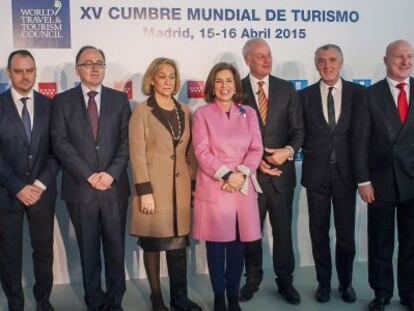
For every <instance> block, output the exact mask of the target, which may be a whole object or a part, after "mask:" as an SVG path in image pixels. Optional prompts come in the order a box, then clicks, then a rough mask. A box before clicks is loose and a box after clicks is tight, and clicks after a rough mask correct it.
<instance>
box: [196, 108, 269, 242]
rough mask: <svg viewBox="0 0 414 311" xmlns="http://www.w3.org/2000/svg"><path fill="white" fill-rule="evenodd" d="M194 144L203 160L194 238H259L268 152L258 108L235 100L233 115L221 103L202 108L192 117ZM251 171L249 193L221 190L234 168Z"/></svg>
mask: <svg viewBox="0 0 414 311" xmlns="http://www.w3.org/2000/svg"><path fill="white" fill-rule="evenodd" d="M193 146H194V151H195V155H196V158H197V162H198V165H199V167H198V172H197V181H196V191H195V200H194V219H193V236H194V238H195V239H199V240H207V241H217V242H226V241H234V240H235V239H236V222H237V225H238V230H239V235H240V240H241V241H254V240H257V239H259V238H260V221H259V209H258V206H257V192H256V190H259V189H260V187H259V186H258V184H257V181H256V177H255V174H256V169H257V168H258V166H259V164H260V160H261V159H262V155H263V144H262V139H261V135H260V128H259V121H258V118H257V114H256V111H254V109H252V108H250V107H248V106H242V105H239V104H232V106H231V108H230V117H229V118H228V117H227V114H226V112H224V111H223V110H221V108H220V107H219V105H218V104H217V103H211V104H207V105H205V106H203V107H201V108H199V109H198V110H197V111H196V112H195V114H194V119H193ZM236 169H238V170H240V171H242V172H243V173H244V174H246V176H247V179H246V182H245V183H246V184H245V185H244V186H245V187H244V188H246V186H247V189H244V190H246V193H245V194H243V193H241V192H239V191H237V192H233V193H229V192H226V191H223V190H221V187H222V185H223V180H222V179H221V178H220V177H221V176H223V175H224V174H225V173H226V172H228V171H229V170H232V171H234V170H236Z"/></svg>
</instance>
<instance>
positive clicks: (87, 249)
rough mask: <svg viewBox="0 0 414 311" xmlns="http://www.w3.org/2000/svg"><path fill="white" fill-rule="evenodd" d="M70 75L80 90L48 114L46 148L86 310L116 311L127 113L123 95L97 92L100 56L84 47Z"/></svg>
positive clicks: (120, 290) (121, 282)
mask: <svg viewBox="0 0 414 311" xmlns="http://www.w3.org/2000/svg"><path fill="white" fill-rule="evenodd" d="M76 72H77V74H78V75H79V77H80V80H81V83H80V85H79V86H78V87H75V88H73V89H70V90H68V91H66V92H63V93H61V94H58V95H57V96H56V97H55V99H54V103H53V109H52V122H51V135H52V145H53V150H54V153H55V154H56V156H57V157H58V158H59V159H60V160H61V163H62V165H63V177H62V199H63V200H64V201H65V202H66V205H67V207H68V210H69V215H70V219H71V221H72V223H73V226H74V228H75V232H76V237H77V241H78V245H79V251H80V257H81V263H82V274H83V285H84V290H85V302H86V304H87V306H88V309H89V310H122V307H121V303H122V297H123V295H124V293H125V289H126V287H125V272H124V235H125V221H126V211H127V206H128V197H129V186H128V177H127V170H126V169H127V164H128V120H129V116H130V107H129V102H128V98H127V96H126V94H124V93H122V92H119V91H115V90H113V89H110V88H107V87H105V86H102V80H103V79H104V76H105V56H104V53H103V52H102V51H101V50H99V49H97V48H95V47H92V46H85V47H82V48H81V49H80V50H79V52H78V54H77V56H76ZM101 242H102V247H103V255H104V263H105V276H106V292H104V291H103V290H102V287H101Z"/></svg>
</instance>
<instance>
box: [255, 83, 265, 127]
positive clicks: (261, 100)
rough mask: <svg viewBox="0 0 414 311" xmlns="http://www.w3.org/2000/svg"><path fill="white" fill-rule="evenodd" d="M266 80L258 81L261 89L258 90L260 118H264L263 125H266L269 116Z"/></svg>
mask: <svg viewBox="0 0 414 311" xmlns="http://www.w3.org/2000/svg"><path fill="white" fill-rule="evenodd" d="M263 84H264V81H259V82H257V85H258V86H259V89H258V91H257V98H258V102H259V113H260V118H261V119H262V122H263V125H266V117H267V97H266V94H265V92H264V89H263Z"/></svg>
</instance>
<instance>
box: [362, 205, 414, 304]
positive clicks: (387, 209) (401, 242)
mask: <svg viewBox="0 0 414 311" xmlns="http://www.w3.org/2000/svg"><path fill="white" fill-rule="evenodd" d="M395 213H397V230H398V274H397V282H398V291H399V295H400V298H401V299H404V300H406V301H413V300H414V199H412V200H409V201H406V202H384V201H378V200H377V201H375V202H374V203H372V204H368V275H369V284H370V286H371V288H372V289H373V290H374V291H375V296H376V297H384V298H391V297H392V295H393V291H394V274H393V266H392V257H393V252H394V239H395Z"/></svg>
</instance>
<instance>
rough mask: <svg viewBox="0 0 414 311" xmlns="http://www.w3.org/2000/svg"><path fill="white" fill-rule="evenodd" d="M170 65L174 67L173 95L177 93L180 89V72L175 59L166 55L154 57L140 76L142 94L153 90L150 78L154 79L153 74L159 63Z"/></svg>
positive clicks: (147, 94)
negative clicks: (141, 76)
mask: <svg viewBox="0 0 414 311" xmlns="http://www.w3.org/2000/svg"><path fill="white" fill-rule="evenodd" d="M165 64H166V65H170V66H171V67H173V68H174V71H175V85H174V90H173V95H175V94H177V93H178V91H179V89H180V83H181V79H180V73H179V72H178V66H177V63H176V62H175V61H173V60H172V59H170V58H166V57H158V58H156V59H154V60H153V61H152V62H151V64H149V66H148V68H147V70H146V71H145V73H144V77H143V78H142V85H141V91H142V93H143V94H144V95H146V96H149V95H151V94H152V93H153V92H154V87H153V86H152V85H151V82H152V80H154V77H155V74H156V73H157V71H158V68H159V67H160V66H161V65H165Z"/></svg>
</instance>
